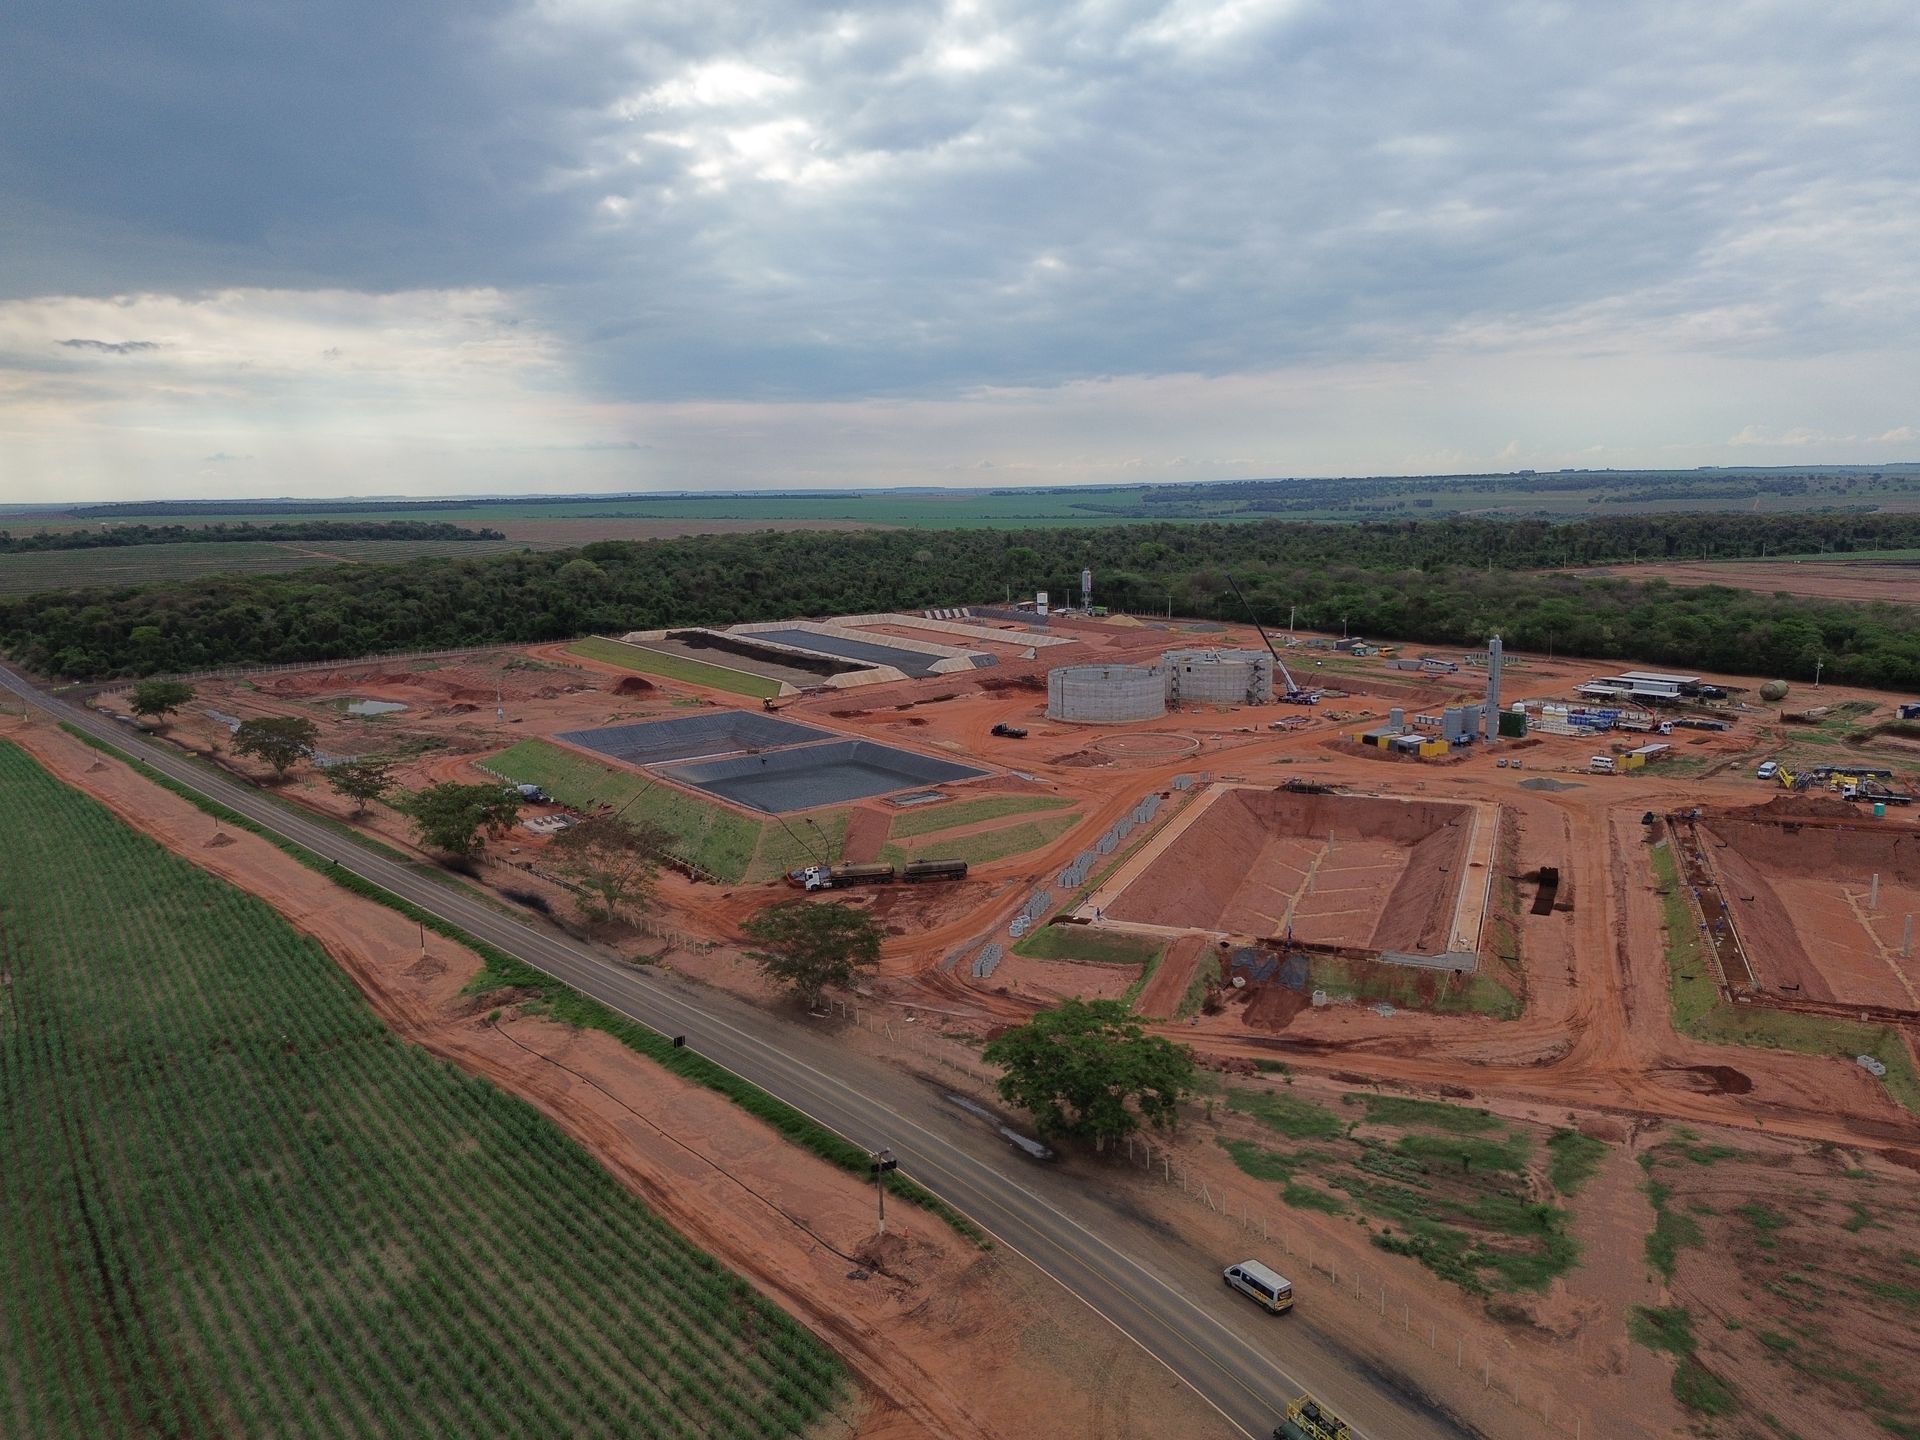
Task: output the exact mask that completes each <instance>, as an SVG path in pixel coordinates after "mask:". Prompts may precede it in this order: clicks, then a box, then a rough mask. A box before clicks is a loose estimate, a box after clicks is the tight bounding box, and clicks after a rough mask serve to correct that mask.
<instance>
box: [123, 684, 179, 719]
mask: <svg viewBox="0 0 1920 1440" xmlns="http://www.w3.org/2000/svg"><path fill="white" fill-rule="evenodd" d="M192 699H193V687H192V686H191V685H188V684H186V683H184V682H183V681H179V680H143V681H141V682H140V683H139V684H138V685H136V686H134V687H133V694H132V695H131V696H129V697H128V699H127V708H128V709H129V710H131V711H132V712H133V713H134V714H136V715H138V716H139V717H140V718H141V719H143V720H153V721H164V720H165V719H166V717H167V716H169V715H171V714H173V712H174V711H176V710H178V709H179V708H180V707H181V706H182V705H185V704H188V703H190V702H191V701H192Z"/></svg>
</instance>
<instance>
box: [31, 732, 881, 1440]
mask: <svg viewBox="0 0 1920 1440" xmlns="http://www.w3.org/2000/svg"><path fill="white" fill-rule="evenodd" d="M0 795H4V796H5V797H6V800H7V804H8V809H9V811H10V813H11V814H12V815H13V817H14V819H13V823H12V825H11V826H10V827H9V833H8V840H7V843H6V844H5V845H4V846H0V982H3V983H0V1156H4V1169H0V1222H4V1223H3V1225H0V1434H6V1435H19V1436H33V1437H67V1436H72V1437H95V1436H143V1437H144V1436H170V1437H171V1436H180V1437H215V1436H234V1435H247V1436H266V1435H323V1436H336V1437H359V1436H396V1437H397V1436H414V1435H450V1434H462V1435H488V1436H552V1435H606V1436H614V1435H619V1436H649V1437H659V1436H672V1437H685V1440H694V1437H703V1436H735V1437H749V1436H764V1437H783V1436H789V1435H797V1434H801V1433H803V1432H806V1431H808V1430H809V1429H810V1428H812V1427H814V1426H815V1425H816V1423H817V1422H818V1421H819V1420H820V1419H821V1418H822V1417H823V1416H824V1415H825V1414H826V1413H827V1412H828V1411H830V1410H831V1409H833V1408H834V1407H836V1406H837V1405H838V1404H839V1403H840V1402H841V1401H842V1400H843V1398H844V1397H845V1395H846V1393H847V1391H846V1381H845V1377H844V1374H843V1372H842V1370H841V1368H840V1366H839V1364H838V1362H837V1361H836V1359H835V1358H834V1357H833V1355H832V1354H831V1353H830V1352H829V1351H828V1350H826V1349H825V1347H823V1346H822V1345H821V1344H820V1343H819V1342H818V1341H817V1340H815V1339H814V1338H813V1336H811V1335H810V1334H809V1333H807V1332H806V1331H805V1330H803V1329H801V1328H800V1327H799V1326H798V1325H796V1324H795V1323H794V1322H793V1321H791V1320H790V1319H789V1318H788V1317H786V1316H785V1315H784V1314H782V1313H781V1312H780V1311H778V1310H777V1309H775V1308H773V1307H772V1306H770V1305H768V1304H766V1303H765V1302H763V1301H762V1300H760V1299H759V1298H758V1297H757V1296H756V1295H755V1294H754V1293H753V1292H752V1291H751V1290H750V1289H749V1288H748V1287H747V1286H746V1285H745V1284H744V1283H743V1282H742V1281H741V1280H739V1279H738V1278H737V1277H735V1276H733V1275H731V1274H730V1273H728V1272H727V1271H726V1270H724V1269H723V1268H722V1267H721V1266H720V1265H719V1264H718V1263H717V1262H716V1261H714V1260H713V1259H712V1258H711V1257H710V1256H707V1255H705V1254H703V1253H701V1252H700V1251H698V1250H696V1249H695V1248H694V1247H692V1246H691V1245H689V1244H687V1243H686V1242H685V1241H684V1240H682V1239H681V1238H680V1237H679V1236H678V1235H676V1234H675V1233H674V1232H673V1231H671V1230H670V1229H668V1228H667V1226H665V1225H664V1224H663V1223H662V1222H661V1221H660V1220H659V1219H658V1218H657V1217H656V1216H654V1215H653V1214H652V1213H651V1212H650V1211H649V1210H648V1209H647V1208H646V1207H645V1206H644V1205H642V1204H641V1203H640V1201H639V1200H637V1199H636V1198H635V1197H634V1196H633V1195H631V1194H630V1193H628V1192H627V1191H626V1190H624V1189H622V1188H621V1187H620V1186H619V1185H618V1184H617V1183H616V1182H615V1181H614V1180H613V1179H612V1177H611V1176H610V1175H609V1174H608V1173H607V1172H606V1171H605V1170H603V1169H602V1168H601V1167H600V1166H599V1165H598V1164H596V1163H595V1162H594V1160H593V1159H592V1157H591V1156H589V1155H588V1154H587V1152H586V1151H584V1150H583V1149H581V1148H580V1147H579V1146H578V1145H577V1144H575V1143H574V1142H573V1141H572V1140H571V1139H569V1138H568V1137H567V1136H566V1135H564V1134H563V1133H562V1132H561V1131H560V1130H559V1129H558V1128H557V1127H556V1126H555V1125H553V1124H552V1123H551V1122H549V1121H548V1120H547V1119H545V1118H544V1117H543V1116H542V1115H540V1114H539V1112H537V1111H536V1110H534V1109H533V1107H532V1106H530V1105H527V1104H525V1103H524V1102H522V1101H520V1100H519V1099H517V1098H516V1097H513V1096H511V1095H508V1094H506V1093H505V1092H503V1091H501V1090H499V1089H496V1088H495V1087H494V1086H492V1085H490V1084H488V1083H486V1082H484V1081H481V1080H477V1079H473V1078H471V1077H468V1076H466V1075H464V1074H462V1073H461V1072H460V1071H458V1070H457V1069H455V1068H453V1067H452V1066H449V1065H446V1064H443V1063H441V1062H439V1061H436V1060H434V1059H432V1058H431V1057H429V1056H428V1055H426V1054H425V1053H424V1052H422V1051H420V1050H417V1049H415V1048H413V1047H412V1046H409V1045H407V1044H404V1043H402V1042H401V1041H400V1040H399V1039H398V1038H396V1037H395V1036H394V1035H393V1034H392V1033H391V1032H390V1031H388V1030H387V1029H386V1028H385V1027H384V1026H383V1025H382V1024H381V1023H380V1022H379V1020H378V1019H377V1018H376V1016H375V1015H374V1014H373V1012H372V1011H371V1010H370V1009H368V1007H367V1006H366V1005H365V1004H364V1003H363V1002H362V1000H361V999H360V997H359V996H358V994H357V993H356V992H355V991H354V989H353V987H352V985H351V984H350V983H349V982H348V980H347V979H346V977H345V976H344V975H343V974H342V973H341V971H340V970H339V969H338V967H337V966H336V965H335V964H334V963H333V962H332V961H331V960H330V959H329V958H328V956H327V954H326V952H325V951H324V950H323V949H322V948H321V947H320V946H319V945H318V944H317V943H315V942H313V941H311V940H309V939H306V938H304V937H302V936H300V935H298V934H297V933H296V932H295V931H293V930H292V929H291V928H290V927H289V926H288V925H287V924H286V923H285V922H284V921H282V920H281V919H280V917H279V916H278V915H277V914H276V913H275V912H274V911H273V910H272V909H270V908H269V907H268V906H266V905H265V904H264V903H262V902H260V901H258V900H256V899H254V898H253V897H251V896H249V895H246V894H244V893H243V892H241V891H239V890H238V889H235V888H234V887H232V886H230V885H228V884H226V883H225V882H223V881H221V880H218V879H216V878H214V877H212V876H210V875H208V874H206V873H204V872H202V871H200V870H199V869H197V868H195V867H194V866H192V865H191V864H189V863H187V862H186V861H184V860H182V859H179V858H178V857H176V856H173V855H171V854H170V853H168V852H167V851H166V850H164V849H163V848H161V847H160V846H159V845H157V844H155V843H154V842H152V841H151V840H148V839H147V838H146V837H144V836H142V835H139V834H137V833H136V832H134V831H133V830H131V829H129V828H127V827H126V826H124V825H123V824H121V823H120V822H119V821H118V820H116V819H115V818H113V817H112V816H111V815H110V814H109V813H108V812H107V811H106V810H105V809H103V808H102V807H100V806H98V805H96V804H95V803H93V802H92V801H91V800H89V799H87V798H85V797H84V796H81V795H80V794H78V793H77V792H75V791H73V790H70V789H68V788H66V787H65V786H62V785H60V784H59V783H58V782H56V781H55V780H53V779H52V777H50V776H49V775H47V774H46V772H45V771H43V770H41V769H40V768H39V767H38V766H37V765H36V764H35V763H34V762H33V761H32V760H31V759H30V758H29V757H28V756H27V755H26V754H25V753H24V752H22V751H21V750H19V749H18V748H17V747H14V746H12V745H9V744H5V743H3V742H0Z"/></svg>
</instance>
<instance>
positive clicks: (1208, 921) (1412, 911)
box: [1106, 789, 1473, 954]
mask: <svg viewBox="0 0 1920 1440" xmlns="http://www.w3.org/2000/svg"><path fill="white" fill-rule="evenodd" d="M1472 816H1473V812H1472V810H1471V809H1470V807H1468V806H1465V805H1450V804H1445V803H1442V802H1439V801H1430V800H1415V801H1401V800H1388V799H1379V798H1375V797H1371V796H1357V795H1301V794H1291V793H1288V792H1285V791H1279V790H1251V789H1247V790H1225V791H1222V792H1220V793H1219V794H1218V795H1216V796H1214V798H1213V799H1212V801H1211V803H1210V804H1209V805H1208V807H1207V810H1206V812H1205V813H1204V814H1202V815H1201V816H1200V817H1199V818H1198V819H1197V820H1195V821H1194V822H1193V824H1191V825H1190V826H1188V827H1187V829H1186V830H1185V831H1184V832H1183V833H1181V834H1180V835H1179V836H1178V838H1177V839H1175V840H1174V842H1173V843H1172V844H1171V845H1169V846H1168V847H1167V849H1166V850H1165V851H1164V852H1163V853H1162V854H1161V855H1159V856H1158V857H1157V858H1156V859H1155V860H1154V862H1153V863H1152V864H1151V865H1150V866H1148V867H1147V869H1146V870H1145V871H1143V872H1142V873H1141V874H1140V876H1139V878H1138V879H1136V880H1134V881H1133V883H1132V884H1130V885H1128V886H1127V888H1126V889H1125V890H1123V891H1122V892H1120V894H1119V895H1117V896H1115V897H1114V899H1113V900H1112V901H1111V902H1110V903H1109V904H1108V905H1107V906H1106V916H1107V918H1109V919H1113V920H1119V921H1128V922H1132V923H1135V924H1142V925H1163V926H1169V927H1174V928H1179V929H1193V930H1211V931H1221V932H1225V933H1227V934H1232V935H1253V936H1261V937H1273V938H1279V937H1283V936H1285V935H1286V934H1287V933H1288V932H1289V931H1291V932H1292V935H1293V938H1294V939H1295V940H1297V941H1300V942H1302V943H1305V944H1309V945H1329V946H1351V947H1355V948H1360V949H1367V950H1395V951H1409V952H1414V953H1419V954H1438V953H1440V952H1442V951H1444V950H1445V949H1446V948H1447V940H1448V935H1449V932H1450V929H1451V924H1452V920H1453V914H1454V908H1455V905H1456V903H1457V901H1458V898H1459V895H1460V889H1461V882H1462V879H1463V870H1464V866H1465V862H1466V853H1467V846H1468V842H1469V839H1470V837H1471V835H1472V831H1473V823H1472Z"/></svg>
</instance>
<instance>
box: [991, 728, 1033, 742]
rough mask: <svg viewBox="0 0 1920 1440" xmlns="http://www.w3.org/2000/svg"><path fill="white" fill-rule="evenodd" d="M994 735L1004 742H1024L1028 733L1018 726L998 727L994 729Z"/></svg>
mask: <svg viewBox="0 0 1920 1440" xmlns="http://www.w3.org/2000/svg"><path fill="white" fill-rule="evenodd" d="M993 733H994V734H995V735H998V736H999V737H1000V738H1001V739H1002V740H1024V739H1026V738H1027V732H1026V731H1024V730H1022V729H1021V728H1020V727H1019V726H1018V725H1007V724H1000V725H996V726H994V727H993Z"/></svg>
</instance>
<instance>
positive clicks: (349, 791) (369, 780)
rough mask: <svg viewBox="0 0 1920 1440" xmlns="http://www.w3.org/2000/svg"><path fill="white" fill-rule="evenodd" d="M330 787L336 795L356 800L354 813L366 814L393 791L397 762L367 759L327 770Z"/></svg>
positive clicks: (349, 761)
mask: <svg viewBox="0 0 1920 1440" xmlns="http://www.w3.org/2000/svg"><path fill="white" fill-rule="evenodd" d="M326 776H327V784H329V785H331V786H332V787H333V789H334V792H335V793H336V794H339V795H344V796H346V797H347V799H349V800H351V801H353V813H354V814H355V815H356V816H358V815H364V814H366V812H367V806H368V805H369V804H370V803H371V802H373V801H375V800H378V799H379V798H380V797H381V796H382V795H385V794H386V793H387V791H389V790H391V789H392V788H393V761H391V760H376V759H375V758H373V757H372V756H370V755H369V756H364V757H362V758H361V759H358V760H343V761H341V762H340V763H339V764H338V765H329V766H328V767H327V769H326Z"/></svg>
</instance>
